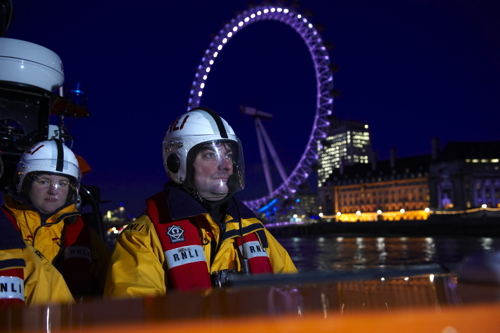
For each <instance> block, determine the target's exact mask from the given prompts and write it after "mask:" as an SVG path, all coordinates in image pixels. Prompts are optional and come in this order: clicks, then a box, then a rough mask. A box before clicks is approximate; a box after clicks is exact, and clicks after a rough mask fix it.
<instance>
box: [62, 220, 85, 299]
mask: <svg viewBox="0 0 500 333" xmlns="http://www.w3.org/2000/svg"><path fill="white" fill-rule="evenodd" d="M63 232H64V238H63V239H64V263H63V269H62V275H63V276H64V280H65V281H66V284H67V285H68V288H69V290H71V293H72V294H73V295H85V294H90V293H91V292H92V255H91V253H90V243H91V236H90V228H89V227H88V226H86V225H85V223H84V222H83V220H82V218H81V217H80V216H79V217H78V219H77V220H76V221H75V222H74V223H71V224H68V225H66V226H65V228H64V231H63Z"/></svg>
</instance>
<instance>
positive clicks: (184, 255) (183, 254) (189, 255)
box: [165, 245, 206, 269]
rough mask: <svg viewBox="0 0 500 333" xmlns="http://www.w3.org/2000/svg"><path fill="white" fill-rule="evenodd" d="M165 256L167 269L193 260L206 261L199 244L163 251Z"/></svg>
mask: <svg viewBox="0 0 500 333" xmlns="http://www.w3.org/2000/svg"><path fill="white" fill-rule="evenodd" d="M165 258H166V259H167V265H168V268H169V269H172V268H174V267H177V266H181V265H186V264H190V263H193V262H199V261H204V262H206V260H205V253H204V252H203V247H201V245H188V246H183V247H178V248H176V249H172V250H168V251H165Z"/></svg>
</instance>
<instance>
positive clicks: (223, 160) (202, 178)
mask: <svg viewBox="0 0 500 333" xmlns="http://www.w3.org/2000/svg"><path fill="white" fill-rule="evenodd" d="M187 160H188V165H187V175H186V182H185V183H184V185H186V186H188V187H192V188H194V189H196V190H197V192H198V194H199V195H200V196H201V197H202V198H203V199H205V200H208V201H217V200H221V199H223V198H225V197H226V196H227V195H228V194H230V193H234V192H237V191H239V190H242V189H243V188H244V164H243V154H242V149H241V144H240V143H239V141H233V140H213V141H206V142H202V143H200V144H197V145H195V146H194V147H193V148H191V150H190V151H189V153H188V159H187Z"/></svg>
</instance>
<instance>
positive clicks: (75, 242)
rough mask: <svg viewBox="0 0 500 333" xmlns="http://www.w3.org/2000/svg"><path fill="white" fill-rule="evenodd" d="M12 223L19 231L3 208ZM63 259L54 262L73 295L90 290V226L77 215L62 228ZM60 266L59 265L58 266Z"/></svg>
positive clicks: (15, 223)
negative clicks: (74, 219)
mask: <svg viewBox="0 0 500 333" xmlns="http://www.w3.org/2000/svg"><path fill="white" fill-rule="evenodd" d="M3 211H4V212H5V213H6V214H5V215H6V216H7V217H8V218H9V220H10V221H11V222H12V225H13V226H14V227H15V228H16V230H17V231H18V232H20V229H19V226H18V225H17V222H16V219H15V218H14V216H13V215H12V214H11V213H10V212H9V211H8V210H7V209H3ZM61 238H62V239H63V242H64V244H63V251H64V253H63V259H64V260H63V261H59V260H58V263H57V264H56V263H55V262H53V264H54V265H55V266H56V268H57V269H58V270H59V271H61V274H62V276H63V277H64V280H65V281H66V284H67V285H68V288H69V289H70V291H71V293H72V294H73V295H85V294H89V293H91V292H92V273H91V269H92V256H91V254H90V244H91V236H90V228H89V227H88V226H86V225H85V223H84V222H83V220H82V218H81V217H80V216H79V217H78V218H77V219H76V221H75V222H74V223H71V224H67V225H65V227H64V229H63V235H62V237H61ZM58 266H61V267H58Z"/></svg>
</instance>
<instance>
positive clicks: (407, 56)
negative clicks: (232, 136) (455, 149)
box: [7, 0, 500, 216]
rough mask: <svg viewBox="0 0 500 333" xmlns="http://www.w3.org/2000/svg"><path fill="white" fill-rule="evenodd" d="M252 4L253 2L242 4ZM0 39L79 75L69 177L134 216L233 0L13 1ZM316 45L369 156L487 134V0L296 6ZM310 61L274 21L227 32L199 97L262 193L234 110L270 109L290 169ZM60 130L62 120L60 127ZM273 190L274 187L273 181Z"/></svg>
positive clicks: (309, 0)
mask: <svg viewBox="0 0 500 333" xmlns="http://www.w3.org/2000/svg"><path fill="white" fill-rule="evenodd" d="M253 3H254V4H259V2H257V1H254V2H253ZM13 5H14V10H15V17H14V19H13V21H12V24H11V26H10V29H9V30H8V32H7V37H9V38H16V39H21V40H26V41H29V42H33V43H36V44H39V45H42V46H45V47H47V48H49V49H51V50H52V51H54V52H56V53H57V54H58V55H59V56H60V57H61V59H62V62H63V64H64V69H65V75H66V82H67V83H72V82H81V84H82V85H83V88H84V90H85V91H86V93H87V95H88V98H89V104H88V108H89V110H90V112H91V116H90V117H89V118H85V119H76V120H75V121H74V123H73V124H72V125H71V127H70V129H69V132H70V134H72V135H73V137H74V145H73V150H74V151H75V153H77V154H78V155H81V156H82V157H84V158H85V159H86V160H87V162H88V163H89V164H90V166H91V167H92V169H93V170H92V171H91V172H90V173H89V174H88V175H86V176H85V177H84V178H83V180H82V182H83V183H84V184H87V185H97V186H99V187H100V188H101V196H102V199H103V200H111V201H112V202H111V203H107V204H103V205H102V206H101V209H102V210H103V212H105V211H106V210H113V209H116V208H118V207H119V206H120V205H121V204H122V205H124V207H125V208H126V211H127V213H129V214H134V215H136V216H137V215H139V214H141V213H142V210H143V207H144V200H145V199H146V198H147V197H148V196H150V195H152V194H154V193H156V192H158V191H160V190H161V188H162V185H163V183H164V182H165V181H166V180H167V176H166V174H165V171H164V168H163V163H162V158H161V144H162V140H163V136H164V134H165V131H166V129H167V127H168V125H169V124H170V122H172V121H173V120H174V119H175V118H176V117H177V116H179V115H180V114H182V113H183V112H185V111H186V108H187V101H188V96H189V89H190V86H191V83H192V81H193V78H194V74H195V72H196V68H197V67H198V64H199V63H200V60H201V57H202V54H203V52H204V51H205V50H206V48H207V47H208V45H209V44H210V42H211V40H212V38H213V36H214V35H216V34H217V33H218V31H219V30H220V29H221V28H222V27H223V24H225V23H227V22H229V21H230V20H231V19H232V18H233V17H235V16H236V15H237V13H241V12H243V11H245V10H246V9H248V8H249V3H248V2H247V1H243V0H213V1H193V0H184V1H151V0H149V1H146V0H144V1H120V2H117V1H81V0H80V1H77V0H73V1H67V0H52V1H31V0H14V1H13ZM295 10H296V11H297V12H299V13H307V12H309V13H311V14H312V15H311V16H310V18H309V20H310V21H311V22H312V23H313V24H318V25H321V26H322V27H323V28H324V30H322V31H321V36H322V38H323V40H324V41H326V42H329V43H331V44H333V45H334V48H333V49H332V50H330V53H329V54H330V61H331V62H332V63H334V64H337V65H338V66H339V68H340V71H339V72H338V73H335V74H334V83H335V87H336V88H338V89H339V90H340V91H341V96H340V97H338V98H336V99H335V102H334V107H333V111H334V113H335V114H336V115H337V116H338V117H339V118H340V119H354V120H360V121H364V122H367V123H368V124H369V125H370V130H371V134H372V144H373V147H374V149H375V150H376V151H377V152H378V154H379V156H380V159H387V158H388V157H389V150H390V148H391V147H396V148H397V154H398V156H412V155H418V154H427V153H429V152H430V149H431V139H432V138H433V137H439V138H440V139H441V144H442V147H444V145H445V144H446V142H448V141H452V140H453V141H498V140H500V134H499V131H498V126H499V120H500V116H499V111H500V99H499V98H498V97H499V96H500V33H499V32H500V4H499V2H498V1H493V0H491V1H479V0H448V1H444V0H405V1H401V0H382V1H373V0H349V1H333V0H303V1H302V2H301V3H300V6H299V7H298V8H296V9H295ZM315 96H316V79H315V74H314V66H313V62H312V60H311V57H310V55H309V51H308V49H307V47H306V46H305V44H304V42H303V40H302V38H301V37H300V35H299V34H297V33H296V32H295V31H294V30H293V29H292V28H290V27H289V26H287V25H286V24H284V23H281V22H276V21H264V22H257V23H255V24H252V25H249V26H248V27H246V28H244V29H242V30H241V31H240V32H238V33H237V34H236V35H235V37H233V38H232V39H231V41H230V42H229V43H228V44H227V45H226V46H225V47H224V49H223V50H222V52H221V53H220V55H219V57H217V61H216V62H215V64H214V66H213V67H212V71H211V72H210V74H209V78H208V80H207V86H206V88H205V90H204V95H203V98H202V102H201V104H202V105H203V106H207V107H210V108H212V109H214V110H215V111H217V112H218V113H219V114H220V115H221V116H222V117H223V118H225V119H226V120H228V122H229V123H230V124H231V126H232V127H233V129H234V130H235V131H236V134H237V135H238V136H239V137H240V139H241V141H242V142H243V149H244V152H245V159H246V160H245V161H246V173H247V177H246V180H247V188H246V189H245V190H244V191H243V192H241V193H240V194H239V196H240V197H241V198H242V199H256V198H258V197H261V196H263V195H264V194H265V193H266V190H267V188H266V185H265V180H264V176H263V171H262V166H261V163H260V157H259V153H258V149H257V139H256V135H255V128H254V125H253V119H252V118H251V117H249V116H246V115H242V114H240V113H239V106H240V104H245V105H248V106H251V107H254V108H257V109H259V110H262V111H265V112H268V113H272V114H273V115H274V119H273V120H272V121H266V122H265V123H264V126H265V127H266V129H267V131H268V133H269V135H270V136H271V138H272V139H273V143H274V146H275V148H276V150H277V152H278V154H279V156H280V159H281V162H282V164H283V165H284V166H285V169H287V172H288V173H290V172H291V170H293V168H294V167H295V165H296V163H297V162H298V160H299V158H300V156H301V155H302V153H303V152H304V149H305V147H306V143H307V140H308V138H309V136H310V134H311V131H312V124H313V121H314V115H315V111H316V109H315V106H316V105H315V104H316V97H315ZM67 124H68V125H70V122H69V121H68V122H67ZM274 184H275V187H277V186H278V185H279V181H278V180H277V179H275V182H274Z"/></svg>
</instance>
